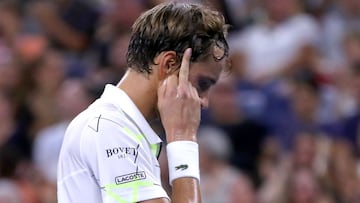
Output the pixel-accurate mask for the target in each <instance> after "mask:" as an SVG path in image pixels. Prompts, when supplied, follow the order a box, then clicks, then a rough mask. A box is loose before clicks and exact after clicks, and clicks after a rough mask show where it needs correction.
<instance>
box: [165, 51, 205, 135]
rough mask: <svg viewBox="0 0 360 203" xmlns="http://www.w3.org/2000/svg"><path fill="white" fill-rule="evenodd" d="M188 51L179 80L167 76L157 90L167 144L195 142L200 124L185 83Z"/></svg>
mask: <svg viewBox="0 0 360 203" xmlns="http://www.w3.org/2000/svg"><path fill="white" fill-rule="evenodd" d="M190 58H191V49H186V51H185V53H184V56H183V58H182V62H181V66H180V71H179V76H178V77H177V75H170V76H168V77H167V78H166V79H165V80H164V81H163V83H162V84H161V85H160V87H159V89H158V108H159V112H160V117H161V121H162V124H163V126H164V129H165V131H166V138H167V141H168V142H172V141H179V140H190V141H196V133H197V130H198V127H199V123H200V109H201V104H200V98H199V95H198V93H197V91H196V89H195V88H194V87H193V86H192V85H191V83H190V82H189V65H190Z"/></svg>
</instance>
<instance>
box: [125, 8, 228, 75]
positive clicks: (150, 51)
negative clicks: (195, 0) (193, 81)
mask: <svg viewBox="0 0 360 203" xmlns="http://www.w3.org/2000/svg"><path fill="white" fill-rule="evenodd" d="M227 28H228V26H227V25H226V24H225V20H224V17H223V16H222V15H221V14H220V13H219V12H216V11H213V10H210V9H209V8H207V7H205V6H203V5H199V4H186V3H176V2H172V3H165V4H160V5H158V6H156V7H154V8H152V9H150V10H148V11H147V12H145V13H143V14H142V15H141V16H140V17H139V18H138V19H137V20H136V22H135V23H134V25H133V27H132V35H131V40H130V43H129V48H128V52H127V65H128V67H129V68H132V69H134V70H136V71H138V72H144V73H151V67H150V66H151V65H153V64H154V58H155V57H156V56H157V55H158V54H159V53H161V52H163V51H175V52H176V53H177V59H176V60H177V62H180V61H181V57H182V54H183V52H184V51H185V49H186V48H192V57H191V61H192V62H195V61H200V60H203V59H205V58H206V57H207V56H209V55H210V54H212V55H213V57H214V59H215V60H222V59H223V58H224V57H227V56H228V50H229V48H228V44H227V42H226V39H225V37H226V34H227ZM214 49H217V50H216V51H219V50H220V51H221V54H220V55H216V54H215V50H214Z"/></svg>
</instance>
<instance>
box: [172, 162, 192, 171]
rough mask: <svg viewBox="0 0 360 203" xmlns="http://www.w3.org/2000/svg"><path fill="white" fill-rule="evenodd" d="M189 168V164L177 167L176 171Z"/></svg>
mask: <svg viewBox="0 0 360 203" xmlns="http://www.w3.org/2000/svg"><path fill="white" fill-rule="evenodd" d="M187 168H189V166H188V165H187V164H181V165H179V166H175V170H182V171H183V170H186V169H187Z"/></svg>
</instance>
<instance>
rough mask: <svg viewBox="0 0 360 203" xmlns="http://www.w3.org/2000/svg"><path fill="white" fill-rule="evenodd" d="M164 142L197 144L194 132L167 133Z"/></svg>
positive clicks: (178, 131)
mask: <svg viewBox="0 0 360 203" xmlns="http://www.w3.org/2000/svg"><path fill="white" fill-rule="evenodd" d="M166 140H167V142H168V143H170V142H175V141H192V142H197V137H196V131H192V130H187V131H180V130H177V131H167V132H166Z"/></svg>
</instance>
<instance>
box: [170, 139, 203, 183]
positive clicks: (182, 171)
mask: <svg viewBox="0 0 360 203" xmlns="http://www.w3.org/2000/svg"><path fill="white" fill-rule="evenodd" d="M166 151H167V157H168V166H169V182H170V185H172V183H173V181H174V180H176V179H178V178H185V177H186V178H195V179H198V180H200V167H199V145H198V144H197V143H196V142H193V141H174V142H171V143H169V144H168V145H167V146H166Z"/></svg>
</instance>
